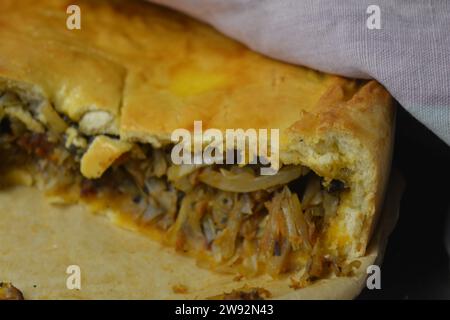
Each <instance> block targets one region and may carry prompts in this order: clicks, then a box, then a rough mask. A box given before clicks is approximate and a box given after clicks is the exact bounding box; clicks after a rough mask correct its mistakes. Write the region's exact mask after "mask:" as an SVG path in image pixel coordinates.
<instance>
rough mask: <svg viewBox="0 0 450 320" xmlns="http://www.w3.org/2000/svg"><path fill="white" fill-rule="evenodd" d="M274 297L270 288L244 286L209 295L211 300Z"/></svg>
mask: <svg viewBox="0 0 450 320" xmlns="http://www.w3.org/2000/svg"><path fill="white" fill-rule="evenodd" d="M271 297H272V294H271V293H270V291H269V290H266V289H264V288H252V287H248V286H246V285H245V286H244V287H242V288H240V289H235V290H232V291H231V292H228V293H227V292H225V293H223V294H220V295H217V296H213V297H209V298H208V299H209V300H264V299H269V298H271Z"/></svg>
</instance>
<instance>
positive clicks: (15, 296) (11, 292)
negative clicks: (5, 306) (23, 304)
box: [0, 282, 25, 300]
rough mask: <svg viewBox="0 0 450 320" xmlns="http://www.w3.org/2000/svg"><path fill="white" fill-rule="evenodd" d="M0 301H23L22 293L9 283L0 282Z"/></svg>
mask: <svg viewBox="0 0 450 320" xmlns="http://www.w3.org/2000/svg"><path fill="white" fill-rule="evenodd" d="M0 300H25V299H24V297H23V294H22V292H21V291H20V290H19V289H17V288H16V287H14V286H13V285H12V284H11V283H7V282H0Z"/></svg>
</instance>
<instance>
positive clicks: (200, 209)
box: [0, 92, 359, 286]
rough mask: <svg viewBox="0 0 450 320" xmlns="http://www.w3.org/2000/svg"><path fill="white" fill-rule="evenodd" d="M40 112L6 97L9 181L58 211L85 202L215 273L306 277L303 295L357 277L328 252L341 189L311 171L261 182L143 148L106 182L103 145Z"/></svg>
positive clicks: (291, 170) (3, 125)
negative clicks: (96, 167)
mask: <svg viewBox="0 0 450 320" xmlns="http://www.w3.org/2000/svg"><path fill="white" fill-rule="evenodd" d="M33 111H34V110H33V108H31V107H30V106H29V105H27V104H26V103H25V102H23V101H21V99H20V98H19V97H18V96H16V95H14V94H12V93H3V94H2V93H1V92H0V118H1V122H0V153H1V157H2V160H3V161H2V168H1V172H0V174H1V175H2V177H3V179H2V180H3V181H4V183H7V180H8V179H10V180H11V176H14V175H15V176H14V177H13V178H12V180H14V181H15V182H16V181H17V180H18V179H19V180H21V183H25V184H29V185H31V184H35V185H38V186H39V187H40V188H43V189H45V191H46V194H47V195H48V196H49V199H51V200H52V201H59V202H63V203H77V202H82V203H86V204H88V206H89V207H90V208H91V209H93V210H94V211H99V212H105V211H109V212H114V215H115V218H116V220H118V221H122V222H124V221H126V222H127V225H129V226H130V225H131V226H133V227H135V228H137V229H139V230H142V231H144V232H147V233H149V234H151V235H154V236H155V237H156V238H157V239H158V240H159V241H161V242H162V243H164V244H167V245H169V246H172V247H174V248H175V249H176V250H177V251H179V252H183V253H186V254H188V255H191V256H194V257H195V258H196V259H197V261H198V263H199V264H200V265H202V266H205V267H207V268H210V269H214V270H219V271H224V272H232V273H236V274H239V275H244V276H255V275H258V274H262V273H268V274H270V275H272V276H277V275H282V274H285V273H288V272H292V271H299V270H302V276H301V278H300V279H299V280H298V281H297V282H296V285H297V286H303V285H306V284H307V283H310V282H311V281H313V280H314V279H317V278H323V277H325V276H329V275H332V274H334V275H338V276H340V275H349V274H351V273H352V270H353V268H354V267H357V266H358V265H359V262H358V261H355V262H353V263H347V262H345V261H344V259H343V258H342V257H339V256H338V255H336V254H333V253H332V252H331V251H330V250H328V249H327V247H326V245H325V244H324V241H323V235H324V233H325V231H326V229H327V228H328V227H329V221H330V219H331V218H332V217H333V216H335V215H336V214H337V209H338V206H339V199H340V195H341V194H342V193H344V192H348V188H347V187H346V186H345V184H344V183H343V182H341V181H339V180H330V179H323V178H321V177H319V176H318V175H316V174H315V173H314V172H313V171H312V170H309V169H308V168H306V167H304V166H300V165H299V166H282V167H281V169H280V171H279V172H278V173H277V174H276V175H273V176H260V175H259V167H258V166H256V165H246V166H243V167H242V166H237V165H212V166H199V165H174V164H172V163H171V160H170V147H169V146H167V147H164V148H160V149H156V148H152V147H151V146H150V145H145V144H135V145H134V146H133V148H132V149H131V150H130V151H129V152H127V153H125V154H124V155H122V156H121V157H119V158H118V159H117V160H116V161H115V162H114V163H113V164H112V165H111V166H110V168H109V169H108V170H107V171H106V172H105V173H104V174H103V175H102V176H101V177H100V178H98V179H87V178H85V177H83V176H82V175H81V173H80V160H81V157H82V156H83V154H84V152H85V151H86V149H87V147H88V145H89V143H90V142H91V141H92V139H93V137H86V136H83V135H82V134H80V133H79V131H78V128H77V125H76V124H75V123H72V122H71V121H69V120H67V119H64V120H62V119H63V117H61V118H60V120H62V121H65V123H66V126H67V127H66V129H65V130H64V131H63V133H59V134H56V133H54V132H52V130H50V129H48V127H49V126H46V125H44V124H43V122H42V121H40V120H38V119H39V116H37V115H36V114H34V113H33ZM24 172H25V173H24Z"/></svg>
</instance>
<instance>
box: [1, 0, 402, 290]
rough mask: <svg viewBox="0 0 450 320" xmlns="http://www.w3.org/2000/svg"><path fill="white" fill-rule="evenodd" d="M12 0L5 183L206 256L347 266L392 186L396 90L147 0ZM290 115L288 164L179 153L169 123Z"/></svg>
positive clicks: (256, 271) (224, 264)
mask: <svg viewBox="0 0 450 320" xmlns="http://www.w3.org/2000/svg"><path fill="white" fill-rule="evenodd" d="M77 4H78V5H79V6H80V8H81V29H80V30H68V29H67V28H66V19H67V16H68V15H67V14H66V7H67V5H68V4H67V2H66V1H62V0H61V1H59V0H45V1H39V2H36V1H31V0H26V1H25V0H22V1H13V0H3V1H1V2H0V37H1V39H2V41H1V42H0V57H1V58H0V119H1V123H0V125H1V130H0V153H1V157H2V163H1V176H2V183H3V184H5V185H7V184H25V185H30V186H31V185H34V186H37V187H39V188H41V189H43V190H45V192H46V194H47V196H48V199H49V201H52V202H56V203H80V202H81V203H85V204H87V205H88V207H89V208H90V209H91V210H92V211H94V212H101V213H105V214H107V215H108V216H109V217H110V218H111V219H112V220H113V221H114V222H115V223H117V224H119V225H121V226H124V227H127V228H131V229H134V230H138V231H141V232H144V233H146V234H148V235H150V237H152V238H154V239H155V240H157V241H160V242H161V243H164V244H167V245H169V246H171V247H174V248H176V250H177V251H178V252H179V254H187V255H189V256H192V257H193V258H195V259H197V260H198V262H199V263H200V265H201V266H202V267H204V268H209V269H212V270H217V271H220V272H231V273H235V274H238V275H245V276H246V277H252V276H257V275H260V274H270V275H272V276H274V277H277V276H279V275H283V274H289V273H292V272H299V271H302V272H303V273H302V274H303V276H302V277H301V279H300V280H299V282H298V283H297V285H298V286H299V287H303V286H306V285H308V284H309V283H311V282H312V281H314V280H315V279H321V278H325V277H328V276H330V275H337V276H340V275H349V274H351V272H352V270H353V269H354V268H355V267H357V266H358V260H357V258H358V257H361V256H364V254H365V251H366V248H367V245H368V242H369V240H370V237H371V234H372V231H373V230H374V227H375V225H376V222H377V216H378V214H379V211H380V207H381V204H382V200H383V193H384V190H385V185H386V181H387V177H388V175H389V168H390V156H391V146H392V138H393V118H394V117H393V115H394V109H393V99H392V97H391V96H390V95H389V93H388V92H387V91H386V90H385V89H384V88H383V87H382V86H381V85H380V84H379V83H377V82H376V81H365V80H353V79H346V78H342V77H338V76H334V75H329V74H324V73H321V72H317V71H314V70H311V69H308V68H305V67H300V66H293V65H289V64H286V63H282V62H278V61H275V60H272V59H270V58H267V57H264V56H262V55H260V54H258V53H255V52H253V51H251V50H249V49H248V48H246V47H245V46H243V45H241V44H239V43H237V42H235V41H233V40H231V39H229V38H227V37H225V36H223V35H221V34H220V33H218V32H217V31H215V30H214V29H212V28H211V27H209V26H206V25H204V24H202V23H200V22H198V21H195V20H193V19H191V18H189V17H187V16H184V15H182V14H179V13H176V12H173V11H171V10H168V9H165V8H161V7H158V6H154V5H150V4H147V3H142V2H138V1H77ZM198 120H201V121H202V122H203V127H204V129H207V128H217V129H219V130H222V131H224V130H226V129H227V128H243V129H248V128H255V129H259V128H262V129H279V132H280V140H279V142H280V154H279V156H280V163H281V168H280V170H279V172H278V173H277V174H275V175H273V176H264V177H263V176H260V175H259V170H258V169H259V166H258V165H252V164H248V165H244V166H242V165H175V164H173V163H172V161H171V157H170V151H171V147H172V146H173V142H172V141H171V139H170V136H171V133H172V131H173V130H175V129H177V128H186V129H189V130H192V126H193V123H194V121H198Z"/></svg>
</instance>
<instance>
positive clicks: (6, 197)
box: [0, 178, 403, 299]
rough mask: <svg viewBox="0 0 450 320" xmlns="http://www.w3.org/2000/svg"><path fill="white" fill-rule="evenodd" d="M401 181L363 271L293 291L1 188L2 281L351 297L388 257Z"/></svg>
mask: <svg viewBox="0 0 450 320" xmlns="http://www.w3.org/2000/svg"><path fill="white" fill-rule="evenodd" d="M402 186H403V183H402V181H401V179H399V178H394V179H391V182H390V185H389V188H388V190H387V199H386V205H385V208H384V212H383V213H382V216H381V220H380V224H379V227H378V228H377V231H376V234H375V235H374V238H373V239H372V243H371V246H370V248H369V250H368V254H367V256H366V257H364V258H362V259H360V260H361V261H362V266H361V267H360V269H359V270H358V273H357V275H356V276H355V277H352V278H335V279H329V280H322V281H320V282H318V283H316V284H314V285H312V286H310V287H307V288H305V289H301V290H293V289H291V288H289V284H290V280H289V279H288V278H286V279H284V280H272V279H270V278H268V277H267V278H266V277H264V278H259V279H253V280H251V281H249V280H241V281H234V280H233V276H229V275H223V274H219V273H215V272H211V271H208V270H205V269H202V268H199V267H198V266H196V264H195V261H194V260H193V259H190V258H188V257H184V256H181V255H179V254H176V253H175V252H174V251H173V250H172V249H169V248H165V247H162V246H161V245H159V244H158V243H155V242H153V241H151V240H150V239H148V238H147V237H145V236H143V235H140V234H136V233H133V232H130V231H127V230H124V229H120V228H118V227H116V226H114V225H113V224H111V222H110V221H109V220H108V219H107V218H105V217H104V216H96V215H93V214H91V213H89V212H88V211H87V210H86V209H85V208H83V207H82V206H70V207H55V206H51V205H49V204H48V203H47V202H46V201H45V199H44V197H43V195H42V193H41V192H39V191H37V190H35V189H32V188H25V187H20V188H14V189H10V190H1V191H0V281H10V282H12V283H13V284H14V285H15V286H16V287H17V288H19V289H20V290H21V291H22V292H23V293H24V296H25V298H26V299H128V298H129V299H185V298H206V297H210V296H213V295H217V294H221V293H223V292H229V291H230V290H232V289H233V288H240V287H242V286H243V285H244V284H248V285H250V286H258V287H263V288H265V289H267V290H269V291H270V292H271V293H272V295H273V297H274V298H281V299H285V298H287V299H351V298H353V297H355V296H357V295H358V294H359V292H360V291H361V290H362V288H363V287H364V286H365V278H366V268H367V266H368V265H370V264H373V263H379V261H380V260H381V259H382V254H381V253H382V252H384V247H385V244H386V241H387V237H388V235H389V234H390V232H391V231H392V229H393V226H394V225H395V222H396V219H397V215H398V205H399V202H400V196H401V191H402ZM69 265H78V266H80V268H81V290H69V289H67V287H66V279H67V277H68V276H69V275H68V274H66V268H67V267H68V266H69ZM180 284H182V285H184V286H186V287H187V288H188V292H187V293H186V294H175V293H174V292H173V290H172V287H173V286H174V285H180Z"/></svg>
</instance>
